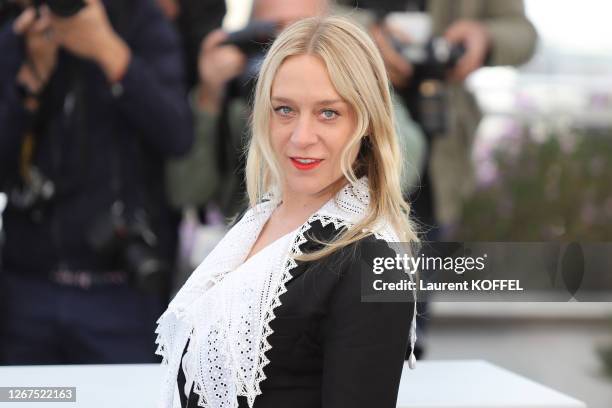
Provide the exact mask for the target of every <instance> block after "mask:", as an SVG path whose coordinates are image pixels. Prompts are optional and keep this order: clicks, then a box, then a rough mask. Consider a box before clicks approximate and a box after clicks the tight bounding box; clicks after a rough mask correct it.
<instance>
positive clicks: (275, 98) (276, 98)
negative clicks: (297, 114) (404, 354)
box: [271, 96, 346, 105]
mask: <svg viewBox="0 0 612 408" xmlns="http://www.w3.org/2000/svg"><path fill="white" fill-rule="evenodd" d="M271 99H272V100H273V101H277V102H283V103H290V104H295V101H293V100H292V99H290V98H285V97H282V96H273V97H272V98H271ZM334 103H346V102H345V101H344V100H342V99H323V100H321V101H317V102H316V105H333V104H334Z"/></svg>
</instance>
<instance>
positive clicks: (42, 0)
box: [0, 0, 86, 17]
mask: <svg viewBox="0 0 612 408" xmlns="http://www.w3.org/2000/svg"><path fill="white" fill-rule="evenodd" d="M32 5H33V6H35V7H37V8H38V7H40V6H42V5H47V7H49V10H51V12H52V13H53V14H55V15H57V16H60V17H72V16H74V15H75V14H76V13H78V12H79V11H81V9H82V8H83V7H85V6H86V3H85V2H84V1H83V0H33V1H32ZM22 8H23V7H21V5H20V4H19V3H17V2H16V1H15V0H0V16H3V15H5V14H16V13H19V12H20V10H21V9H22Z"/></svg>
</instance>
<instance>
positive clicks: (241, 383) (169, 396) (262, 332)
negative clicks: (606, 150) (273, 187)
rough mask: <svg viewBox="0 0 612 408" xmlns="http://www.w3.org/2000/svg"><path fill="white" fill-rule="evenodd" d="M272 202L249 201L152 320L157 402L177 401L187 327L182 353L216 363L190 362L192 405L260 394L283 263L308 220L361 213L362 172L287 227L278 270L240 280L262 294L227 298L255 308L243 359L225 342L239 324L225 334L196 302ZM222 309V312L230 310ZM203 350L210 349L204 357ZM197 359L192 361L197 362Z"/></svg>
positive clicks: (365, 196)
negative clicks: (158, 359) (289, 232)
mask: <svg viewBox="0 0 612 408" xmlns="http://www.w3.org/2000/svg"><path fill="white" fill-rule="evenodd" d="M278 204H279V199H278V198H277V197H275V196H274V195H272V194H268V195H267V196H266V197H265V200H264V201H262V202H261V203H259V204H257V205H256V206H254V207H253V208H251V209H249V210H248V211H247V212H246V213H245V214H244V216H243V217H242V218H241V219H240V220H239V221H238V223H236V225H234V227H232V228H231V229H230V230H229V231H228V232H227V234H226V235H225V236H224V237H223V239H222V240H221V241H220V242H219V243H218V244H217V246H216V247H215V248H214V249H213V250H212V252H211V253H210V254H209V255H208V256H207V257H206V259H205V260H204V261H203V262H202V263H201V264H200V265H199V266H198V267H197V268H196V270H195V271H194V272H193V273H192V275H191V276H190V278H189V279H188V280H187V282H186V283H185V284H184V285H183V287H182V288H181V289H180V290H179V292H178V293H177V295H176V296H175V297H174V299H173V300H172V301H171V302H170V305H169V306H168V309H167V310H166V311H165V312H164V313H163V314H162V316H161V317H160V318H159V320H158V321H157V324H158V326H157V329H156V331H155V332H156V333H157V340H156V343H157V344H158V348H157V351H156V353H157V354H159V355H160V356H162V358H163V360H162V364H166V365H167V368H168V369H167V371H166V373H165V375H166V376H165V379H164V382H163V384H162V398H161V401H160V407H164V408H168V407H172V406H179V405H178V401H174V402H173V399H174V393H175V388H176V377H177V374H178V368H179V364H180V362H181V357H182V351H183V348H184V347H185V344H186V343H187V340H188V339H189V338H190V336H192V334H193V335H194V337H197V338H196V341H190V343H189V350H188V354H191V353H192V352H193V353H194V354H192V356H196V355H197V356H198V357H197V358H196V360H197V361H204V362H206V363H205V364H210V361H211V358H214V360H215V361H217V362H218V363H219V364H217V367H219V369H218V370H217V371H216V372H215V374H214V376H215V380H214V381H213V380H212V378H211V377H212V375H206V374H205V371H206V370H203V369H202V367H197V366H196V367H194V369H193V371H194V372H195V375H194V390H195V392H196V393H197V394H198V395H199V405H200V406H203V407H214V408H236V407H237V405H238V403H237V396H244V397H246V398H247V401H248V404H249V406H250V407H252V406H253V404H254V402H255V398H256V397H257V395H259V394H261V389H260V383H261V381H263V380H264V379H265V378H266V376H265V374H264V368H265V366H266V365H267V364H268V363H269V360H268V359H267V357H266V355H265V353H266V351H268V350H269V349H270V344H269V343H268V340H267V339H268V336H269V335H270V334H272V330H271V329H270V322H271V321H272V320H273V319H274V317H275V315H274V310H275V309H276V308H277V307H278V306H280V304H281V302H280V296H281V295H282V294H283V293H285V292H286V290H287V289H286V287H285V284H286V283H287V282H288V281H289V280H290V279H291V276H292V275H291V273H290V271H291V270H292V269H293V268H295V267H296V266H297V263H296V262H295V260H294V258H295V257H296V256H298V255H300V254H301V250H300V247H301V246H302V244H303V243H305V242H306V241H307V238H306V234H305V233H306V231H308V230H309V229H310V228H311V226H312V224H313V223H314V222H315V221H319V222H320V223H321V224H322V225H323V226H326V225H329V224H330V223H333V225H334V228H336V229H339V228H342V227H345V226H346V227H350V226H351V225H353V224H355V223H356V222H358V221H359V220H360V219H361V218H362V217H364V216H365V215H366V212H367V208H368V205H369V184H368V179H367V177H362V178H361V179H359V180H357V182H356V183H354V184H350V183H349V184H347V185H345V186H344V187H343V188H342V189H341V190H340V191H339V192H338V194H336V196H335V197H334V198H332V199H331V200H329V201H328V202H327V203H326V204H325V205H323V206H322V207H321V208H320V209H319V210H318V211H317V212H315V213H314V214H313V215H311V216H310V217H309V219H308V220H307V221H306V222H305V223H304V224H303V225H302V226H301V227H300V228H298V229H297V230H296V231H295V232H294V234H293V236H292V237H290V242H291V246H290V247H289V250H288V251H287V254H285V255H284V256H283V259H282V260H281V262H280V263H279V268H278V271H275V273H273V274H271V275H269V276H261V277H260V278H259V280H253V281H252V282H249V283H248V285H251V287H252V288H257V289H256V290H260V291H261V292H262V293H264V296H259V297H258V298H259V299H260V300H258V301H257V302H258V304H256V305H241V304H235V305H234V306H232V307H233V308H234V309H232V310H234V311H235V309H236V308H240V307H243V308H244V306H246V308H248V309H249V310H260V313H259V314H258V315H257V316H249V317H247V318H246V320H248V321H250V322H251V323H252V322H253V321H256V323H257V324H255V325H253V324H251V326H257V327H255V331H256V334H257V335H256V336H255V337H254V339H255V343H256V345H254V346H253V347H252V348H250V349H249V352H250V355H247V357H246V359H245V357H244V355H241V354H236V353H232V350H229V349H230V348H232V347H233V346H232V344H235V343H236V342H237V341H238V340H239V339H237V338H232V336H239V335H240V334H239V333H240V332H239V331H236V333H238V334H236V333H234V334H232V333H230V330H229V329H227V328H226V327H223V325H219V327H218V328H214V327H212V326H211V322H210V321H208V320H206V319H207V318H208V319H209V320H210V316H209V315H207V313H206V310H202V309H206V307H207V306H205V305H206V301H207V300H210V299H212V298H213V297H212V292H214V290H213V288H215V285H217V284H218V283H220V282H221V281H222V280H223V279H225V278H226V277H227V276H228V274H231V272H232V271H234V270H235V269H236V268H237V267H238V266H240V265H241V264H242V263H243V262H244V260H245V259H246V257H247V255H248V253H249V252H250V248H251V247H252V246H253V244H254V241H255V240H256V239H257V237H258V236H259V232H260V231H261V229H262V228H263V225H264V224H265V222H266V221H267V220H268V218H269V216H270V214H271V213H272V211H273V210H274V208H276V206H277V205H278ZM374 233H375V235H376V236H377V238H379V239H384V240H386V241H388V242H396V241H397V240H398V238H397V235H396V234H395V232H394V231H393V229H392V228H391V227H390V226H388V225H386V224H384V223H381V224H380V228H376V231H374ZM253 279H258V278H256V277H254V278H253ZM219 286H221V285H219ZM226 286H227V285H226ZM209 291H210V292H209ZM207 292H209V293H208V294H207ZM209 298H210V299H209ZM245 302H248V301H245ZM237 303H240V302H237ZM230 309H231V307H230ZM230 309H228V310H227V311H225V312H224V313H230V311H229V310H230ZM415 311H416V308H415ZM415 315H416V312H415ZM202 331H204V332H206V333H202ZM210 332H214V337H215V339H214V340H210V338H211V334H210ZM205 335H207V336H208V340H207V342H206V341H203V339H202V338H199V337H205ZM415 339H416V337H415V330H414V318H413V327H412V330H411V344H412V345H413V346H414V340H415ZM249 341H250V340H249ZM211 342H214V343H215V344H211ZM413 348H414V347H413ZM194 349H196V350H195V351H194ZM211 354H214V356H213V357H211V356H210V355H211ZM237 360H240V361H237ZM197 361H196V365H198V364H200V363H198V362H197ZM221 365H223V367H221ZM208 374H211V373H210V372H209V373H208Z"/></svg>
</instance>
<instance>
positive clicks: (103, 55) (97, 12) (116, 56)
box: [51, 0, 131, 83]
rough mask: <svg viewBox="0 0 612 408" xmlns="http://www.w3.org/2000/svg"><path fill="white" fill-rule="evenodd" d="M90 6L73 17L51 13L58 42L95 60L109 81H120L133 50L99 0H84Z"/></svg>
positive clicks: (76, 52)
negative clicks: (111, 22) (110, 19)
mask: <svg viewBox="0 0 612 408" xmlns="http://www.w3.org/2000/svg"><path fill="white" fill-rule="evenodd" d="M85 3H87V6H86V7H84V8H83V9H82V10H80V11H79V12H78V13H77V14H75V15H74V16H72V17H66V18H64V17H59V16H56V15H53V14H52V15H51V27H52V29H53V35H54V36H55V38H56V41H57V42H58V43H59V44H60V45H61V46H62V47H63V48H65V49H66V50H67V51H69V52H70V53H72V54H74V55H76V56H78V57H81V58H86V59H89V60H92V61H94V62H96V63H97V64H98V65H99V66H100V67H101V68H102V70H103V71H104V73H105V74H106V77H107V78H108V80H109V82H111V83H112V82H117V81H118V80H120V79H121V77H122V76H123V74H124V73H125V71H126V70H127V67H128V64H129V62H130V57H131V52H130V48H129V47H128V45H127V44H126V43H125V41H123V39H122V38H121V37H119V35H118V34H117V33H116V32H115V31H114V30H113V28H112V26H111V24H110V22H109V20H108V16H107V15H106V11H105V9H104V5H103V4H102V2H101V1H100V0H85Z"/></svg>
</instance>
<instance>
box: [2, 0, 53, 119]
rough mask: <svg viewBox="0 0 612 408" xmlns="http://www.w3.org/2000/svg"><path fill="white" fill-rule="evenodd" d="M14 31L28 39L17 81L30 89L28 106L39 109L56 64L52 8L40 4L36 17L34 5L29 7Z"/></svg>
mask: <svg viewBox="0 0 612 408" xmlns="http://www.w3.org/2000/svg"><path fill="white" fill-rule="evenodd" d="M13 31H14V32H15V33H16V34H17V35H22V36H23V37H24V39H25V46H26V55H27V57H26V58H27V59H26V61H25V62H24V63H23V64H22V65H21V68H20V69H19V71H18V73H17V83H18V84H19V85H21V86H22V87H24V88H25V89H26V90H27V93H28V95H27V96H26V98H25V100H24V104H25V106H26V108H28V109H29V110H36V109H37V108H38V100H37V95H40V93H41V92H42V90H43V88H44V87H45V85H46V84H47V82H48V81H49V78H50V77H51V75H52V74H53V71H54V70H55V66H56V64H57V49H58V45H57V43H56V42H55V40H54V39H53V35H52V33H51V28H50V17H49V10H48V9H47V8H46V7H41V9H40V16H39V17H38V18H37V16H36V10H35V9H34V8H33V7H28V8H26V9H25V10H24V11H23V12H22V13H21V14H20V15H19V17H18V18H17V19H16V20H15V23H14V24H13Z"/></svg>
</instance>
